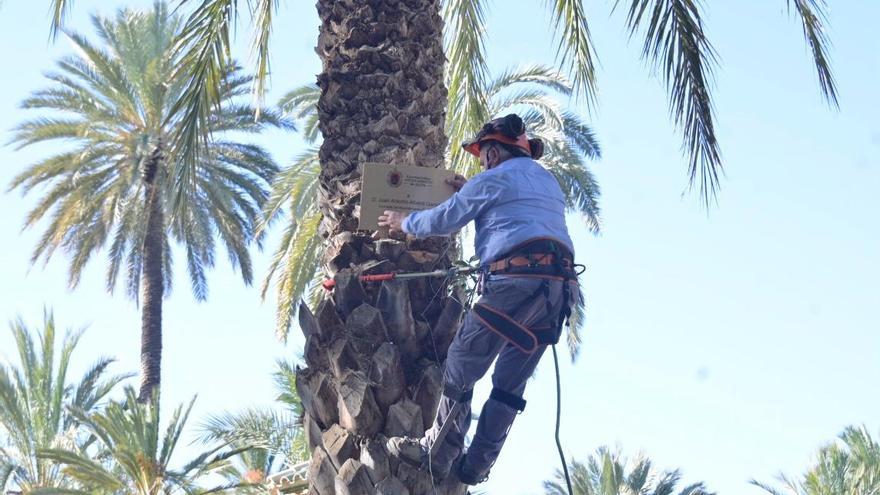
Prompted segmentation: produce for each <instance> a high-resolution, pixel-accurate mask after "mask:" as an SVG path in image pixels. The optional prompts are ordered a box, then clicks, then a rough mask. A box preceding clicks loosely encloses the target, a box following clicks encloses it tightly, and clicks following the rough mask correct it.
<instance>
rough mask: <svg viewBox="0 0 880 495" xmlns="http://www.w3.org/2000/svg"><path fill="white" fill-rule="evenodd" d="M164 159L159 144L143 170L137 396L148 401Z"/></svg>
mask: <svg viewBox="0 0 880 495" xmlns="http://www.w3.org/2000/svg"><path fill="white" fill-rule="evenodd" d="M163 160H164V155H163V152H162V144H161V143H159V144H158V145H157V146H156V149H154V150H153V152H152V153H151V154H150V157H149V159H148V160H147V162H146V165H145V167H144V172H143V181H144V201H145V203H146V211H147V231H146V234H145V235H144V245H143V273H142V278H141V298H142V303H143V307H142V309H141V385H140V392H139V394H138V400H139V401H141V402H146V401H149V400H150V398H151V397H152V395H153V393H154V391H155V390H156V388H158V386H159V381H160V373H161V363H162V299H163V297H164V292H165V280H164V274H163V271H162V269H163V265H164V263H163V259H162V257H163V255H164V244H165V241H164V235H165V213H164V211H163V209H162V191H161V190H160V188H159V185H158V184H157V183H156V176H157V174H158V173H159V168H160V166H161V164H162V161H163Z"/></svg>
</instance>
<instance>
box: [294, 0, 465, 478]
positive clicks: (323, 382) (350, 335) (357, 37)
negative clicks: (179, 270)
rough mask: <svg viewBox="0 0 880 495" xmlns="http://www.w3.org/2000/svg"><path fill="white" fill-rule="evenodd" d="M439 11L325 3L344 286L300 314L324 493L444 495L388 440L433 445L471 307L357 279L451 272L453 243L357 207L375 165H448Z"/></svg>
mask: <svg viewBox="0 0 880 495" xmlns="http://www.w3.org/2000/svg"><path fill="white" fill-rule="evenodd" d="M439 8H440V1H439V0H405V1H396V0H370V1H365V0H350V1H338V0H319V1H318V14H319V16H320V18H321V28H320V35H319V38H318V47H317V51H318V54H319V56H320V57H321V59H322V62H323V72H322V74H321V75H320V76H319V77H318V85H319V86H320V87H321V98H320V101H319V103H318V115H319V121H320V128H321V132H322V134H323V137H324V141H323V144H322V146H321V150H320V159H321V179H320V183H321V189H320V199H321V201H320V204H321V210H322V213H323V215H324V218H323V221H322V223H321V228H320V232H321V235H322V236H323V237H324V239H325V240H326V242H327V251H326V253H325V257H324V260H323V267H324V270H325V271H326V273H327V275H328V276H333V277H335V278H336V281H337V285H336V289H335V290H334V293H333V296H332V297H331V298H329V299H327V300H325V301H324V302H322V303H321V304H320V305H319V307H318V308H317V310H316V312H315V313H314V314H313V313H311V312H310V311H308V309H307V308H305V307H301V308H300V327H301V328H302V330H303V332H304V333H305V335H306V345H305V356H306V364H307V368H305V369H303V370H300V371H299V373H298V374H297V390H298V392H299V394H300V396H301V398H302V401H303V405H304V407H305V410H306V414H305V419H304V420H305V427H306V429H307V432H308V438H309V444H310V446H311V448H312V464H311V467H310V472H309V481H310V492H309V493H312V494H320V495H332V494H358V495H360V494H370V495H372V494H375V493H389V494H390V493H394V494H400V493H409V494H412V495H419V494H423V493H424V494H427V493H433V492H432V487H431V480H430V478H429V477H428V475H427V473H423V472H420V471H418V470H416V469H414V468H411V467H410V466H409V465H408V464H406V463H402V462H398V460H397V459H393V458H391V457H390V456H389V454H388V453H387V452H386V451H385V449H384V446H383V445H384V444H383V442H382V439H381V436H380V434H381V435H385V436H396V435H403V434H407V435H415V436H421V435H422V434H423V433H424V430H425V429H426V428H427V427H428V426H430V424H431V422H432V421H433V418H434V415H435V414H436V409H437V405H438V402H439V397H440V390H441V386H442V380H441V368H440V365H441V363H442V359H443V356H444V355H445V351H446V349H447V347H448V346H449V343H450V341H451V339H452V335H453V333H454V332H455V330H456V328H457V323H458V320H459V319H460V317H461V313H462V307H461V304H460V303H459V302H458V301H457V300H456V299H455V298H447V297H446V289H447V287H446V284H445V283H444V282H436V281H427V280H419V281H410V282H408V283H407V282H385V283H383V284H382V285H381V286H377V285H375V284H373V285H370V284H368V285H362V284H361V283H360V282H359V281H358V279H357V277H356V275H357V274H359V273H364V272H366V273H371V272H386V271H389V270H401V271H410V270H423V269H434V268H447V267H449V266H450V264H451V261H450V257H449V254H448V251H449V243H448V241H444V240H441V239H429V240H424V241H416V240H408V241H406V240H403V239H402V238H398V239H397V240H394V239H386V240H381V241H374V240H373V239H372V238H371V237H370V235H369V234H368V233H363V232H357V231H356V229H357V217H356V215H357V208H356V206H357V204H358V203H359V201H360V177H361V173H360V171H359V169H358V167H359V166H361V165H363V164H365V163H369V162H378V163H396V164H407V165H409V164H413V165H420V166H426V167H440V166H442V165H443V161H444V150H445V147H446V136H445V134H444V132H443V125H444V118H445V107H446V89H445V87H444V85H443V63H444V55H443V46H442V19H441V17H440V12H439ZM367 166H368V165H367ZM447 485H451V483H448V484H447ZM461 491H462V487H460V486H457V487H452V486H440V487H438V492H437V493H460V492H461Z"/></svg>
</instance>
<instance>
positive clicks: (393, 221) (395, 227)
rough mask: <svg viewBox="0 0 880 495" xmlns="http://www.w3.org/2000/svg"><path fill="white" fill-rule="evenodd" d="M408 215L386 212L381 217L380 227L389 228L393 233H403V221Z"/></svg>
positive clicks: (399, 212) (400, 212) (391, 211)
mask: <svg viewBox="0 0 880 495" xmlns="http://www.w3.org/2000/svg"><path fill="white" fill-rule="evenodd" d="M407 215H408V213H406V212H403V211H393V210H386V211H385V214H384V215H379V227H388V229H389V230H390V231H391V232H403V219H404V218H406V216H407Z"/></svg>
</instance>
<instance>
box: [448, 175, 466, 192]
mask: <svg viewBox="0 0 880 495" xmlns="http://www.w3.org/2000/svg"><path fill="white" fill-rule="evenodd" d="M465 182H467V179H465V178H464V176H463V175H458V174H455V177H453V178H451V179H446V183H447V184H449V185H450V186H452V187H453V188H455V190H456V191H461V188H462V187H464V184H465Z"/></svg>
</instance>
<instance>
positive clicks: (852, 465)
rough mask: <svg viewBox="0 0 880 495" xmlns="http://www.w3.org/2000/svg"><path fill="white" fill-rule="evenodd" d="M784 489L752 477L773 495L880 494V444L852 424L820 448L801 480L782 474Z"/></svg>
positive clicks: (753, 482) (754, 483)
mask: <svg viewBox="0 0 880 495" xmlns="http://www.w3.org/2000/svg"><path fill="white" fill-rule="evenodd" d="M779 481H780V483H781V487H780V488H776V487H772V486H770V485H768V484H765V483H760V482H758V481H755V480H752V484H753V485H755V486H758V487H760V488H763V489H764V490H765V491H766V492H767V493H770V494H771V495H871V494H877V493H880V444H878V443H877V441H876V440H874V438H873V437H872V436H871V434H870V432H868V430H867V429H866V428H865V427H864V426H862V427H859V428H857V427H853V426H850V427H848V428H846V429H845V430H844V431H843V433H841V434H840V437H839V438H838V441H837V442H835V443H832V444H829V445H826V446H825V447H822V448H821V449H820V450H819V453H818V455H817V457H816V462H815V464H814V465H813V466H811V467H810V468H809V469H808V470H807V472H806V473H804V474H803V475H802V476H801V477H800V478H799V479H792V478H789V477H787V476H785V475H782V474H781V475H779Z"/></svg>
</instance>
